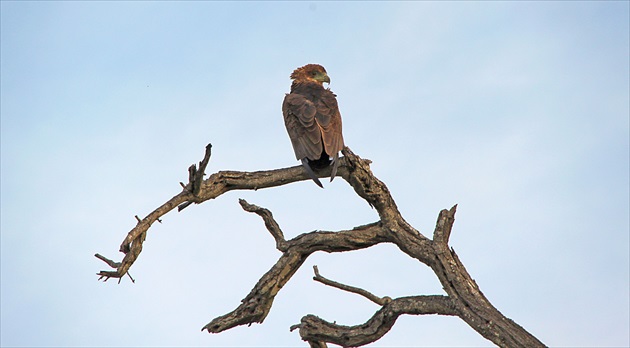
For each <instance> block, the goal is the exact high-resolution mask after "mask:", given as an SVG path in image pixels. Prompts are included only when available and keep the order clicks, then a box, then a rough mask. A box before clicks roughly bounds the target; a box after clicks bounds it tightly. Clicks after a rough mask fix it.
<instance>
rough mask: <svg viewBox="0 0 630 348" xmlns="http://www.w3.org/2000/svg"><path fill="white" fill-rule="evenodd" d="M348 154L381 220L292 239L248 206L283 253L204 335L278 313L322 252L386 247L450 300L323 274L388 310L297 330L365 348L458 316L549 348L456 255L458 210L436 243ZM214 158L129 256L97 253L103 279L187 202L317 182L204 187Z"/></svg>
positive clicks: (343, 170)
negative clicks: (288, 289)
mask: <svg viewBox="0 0 630 348" xmlns="http://www.w3.org/2000/svg"><path fill="white" fill-rule="evenodd" d="M342 152H343V154H344V157H343V158H342V159H340V161H341V162H340V166H339V170H338V175H340V176H341V177H343V179H344V180H346V181H347V182H348V183H349V184H350V185H351V186H352V187H353V189H354V190H355V192H356V193H357V194H358V195H359V196H360V197H362V198H363V199H365V200H366V202H367V203H368V204H369V205H370V206H372V207H373V208H374V209H376V211H377V212H378V215H379V218H380V219H379V221H377V222H374V223H371V224H368V225H363V226H358V227H355V228H353V229H350V230H344V231H338V232H329V231H315V232H310V233H304V234H301V235H298V236H297V237H295V238H293V239H291V240H288V241H287V240H285V239H284V233H283V232H282V230H281V229H280V226H279V224H278V223H277V222H276V221H275V220H274V218H273V215H272V213H271V212H270V211H269V210H267V209H265V208H262V207H258V206H256V205H253V204H249V203H248V202H246V201H245V200H240V201H239V202H240V204H241V206H242V207H243V209H244V210H246V211H248V212H252V213H255V214H257V215H259V216H260V217H261V218H262V219H263V221H264V223H265V227H266V228H267V230H268V231H269V232H270V234H271V235H272V236H273V238H274V240H275V241H276V248H277V249H278V250H279V251H281V252H282V255H281V256H280V258H279V259H278V261H277V262H276V263H275V264H274V265H273V267H272V268H271V269H270V270H269V271H268V272H267V273H265V274H264V275H263V276H262V277H261V279H260V280H259V281H258V283H256V285H255V286H254V288H253V289H252V290H251V291H250V293H249V294H248V295H247V296H246V297H245V298H244V299H243V300H242V301H241V304H240V305H239V306H238V307H237V308H236V309H235V310H233V311H232V312H230V313H228V314H225V315H223V316H220V317H217V318H215V319H213V320H212V321H210V322H209V323H208V324H207V325H205V326H204V327H203V329H202V330H207V331H208V332H212V333H218V332H222V331H225V330H228V329H230V328H233V327H235V326H238V325H245V324H251V323H256V322H258V323H260V322H262V321H263V320H264V319H265V317H266V316H267V314H268V313H269V311H270V310H271V307H272V304H273V300H274V298H275V296H276V295H277V293H278V291H279V290H280V289H281V288H282V287H283V286H284V285H285V284H286V283H287V282H288V281H289V280H290V279H291V277H292V276H293V274H295V272H296V271H297V270H298V269H299V267H300V266H301V265H302V264H303V263H304V262H305V260H306V259H307V258H308V256H310V255H311V254H312V253H313V252H315V251H325V252H329V253H330V252H343V251H351V250H359V249H363V248H368V247H371V246H373V245H376V244H379V243H393V244H395V245H396V246H398V248H399V249H400V250H401V251H402V252H404V253H405V254H407V255H408V256H410V257H412V258H414V259H417V260H418V261H420V262H422V263H424V264H426V265H427V266H429V267H430V268H431V269H432V270H433V271H434V272H435V274H436V275H437V277H438V279H439V281H440V283H441V285H442V287H443V289H444V291H445V292H446V295H445V296H443V295H430V296H410V297H401V298H396V299H390V298H388V297H383V298H379V297H377V296H375V295H373V294H372V293H370V292H368V291H367V290H364V289H360V288H356V287H351V286H348V285H344V284H341V283H338V282H334V281H332V280H329V279H326V278H324V277H322V276H321V275H320V274H319V272H318V270H317V268H315V273H316V275H315V277H314V279H315V280H317V281H320V282H322V283H324V284H326V285H330V286H334V287H336V288H339V289H341V290H345V291H350V292H353V293H357V294H360V295H362V296H365V297H366V298H368V299H370V300H372V301H373V302H375V303H377V304H379V305H381V306H382V307H381V309H379V310H378V311H377V312H376V313H375V314H374V315H373V316H372V318H370V319H369V320H368V321H367V322H366V323H364V324H362V325H357V326H342V325H337V324H334V323H333V324H331V323H329V322H327V321H325V320H323V319H320V318H318V317H316V316H314V315H307V316H305V317H303V318H302V320H301V322H300V324H298V325H294V326H292V327H291V329H292V330H293V329H296V328H299V329H300V330H299V332H300V336H301V337H302V339H303V340H305V341H307V342H308V343H309V345H310V346H311V347H326V346H327V345H326V342H330V343H335V344H339V345H342V346H359V345H364V344H367V343H370V342H374V341H375V340H378V339H379V338H380V337H382V336H383V335H384V334H385V333H387V332H388V331H389V330H390V329H391V327H392V326H393V325H394V323H395V321H396V319H397V318H398V316H400V315H402V314H412V315H422V314H440V315H456V316H459V317H460V318H461V319H462V320H464V321H465V322H466V323H468V324H469V325H470V326H471V327H472V328H473V329H474V330H476V331H477V332H478V333H479V334H481V335H482V336H483V337H485V338H487V339H488V340H490V341H492V342H494V343H495V344H497V345H498V346H501V347H543V346H544V345H543V344H542V342H540V341H539V340H538V339H536V338H535V337H534V336H533V335H531V334H530V333H529V332H527V331H526V330H525V329H523V328H522V327H521V326H519V325H518V324H516V323H515V322H513V321H512V320H510V319H508V318H506V317H505V316H504V315H503V314H501V313H500V312H499V311H498V310H497V309H496V308H495V307H494V306H492V304H491V303H490V301H488V299H487V298H486V297H485V296H484V295H483V293H482V292H481V290H480V289H479V287H478V286H477V284H476V283H475V281H474V280H473V279H472V277H471V276H470V275H469V274H468V272H467V271H466V269H465V268H464V265H463V264H462V263H461V261H460V260H459V258H458V257H457V255H456V254H455V251H454V250H453V249H452V248H449V246H448V241H449V237H450V235H451V232H452V228H453V223H454V221H455V211H456V207H457V206H454V207H453V208H451V209H450V210H442V211H441V212H440V214H439V216H438V219H437V223H436V227H435V230H434V232H433V240H431V239H429V238H427V237H426V236H424V235H423V234H422V233H420V232H419V231H417V230H416V229H414V228H413V227H412V226H411V225H410V224H409V223H407V222H406V221H405V220H404V219H403V217H402V215H401V214H400V211H399V210H398V207H397V206H396V203H395V202H394V199H393V198H392V197H391V194H390V192H389V190H388V189H387V186H386V185H385V184H384V183H383V182H381V181H380V180H379V179H378V178H376V177H375V176H374V174H373V173H372V171H371V170H370V168H369V165H370V161H369V160H365V159H362V158H360V157H359V156H357V155H355V154H354V153H353V152H352V151H351V150H350V149H349V148H347V147H346V148H344V150H343V151H342ZM209 158H210V145H209V146H208V147H207V148H206V155H205V156H204V159H203V160H202V161H201V162H200V163H199V169H198V170H197V169H191V171H190V172H189V174H190V177H189V184H188V185H183V184H182V187H183V190H182V192H181V193H179V194H177V195H176V196H174V197H173V198H171V199H170V200H169V201H167V202H166V203H164V204H163V205H162V206H160V207H158V208H157V209H156V210H154V211H153V212H151V213H150V214H149V215H148V216H146V217H145V218H144V219H138V223H137V225H136V226H135V227H134V228H133V229H132V230H131V231H129V233H128V234H127V236H126V238H125V240H124V241H123V243H122V244H121V247H120V250H121V252H123V253H125V256H124V258H123V260H122V261H121V262H120V263H118V262H114V261H112V260H109V259H107V258H105V257H103V256H100V255H98V254H97V257H98V258H99V259H101V260H103V261H105V262H106V263H107V264H108V265H110V266H111V267H114V268H116V271H101V272H99V273H98V275H99V276H100V277H101V278H99V279H102V278H104V279H105V280H107V279H108V278H110V277H114V278H121V277H122V276H124V275H125V274H128V270H129V267H131V265H132V264H133V263H134V262H135V260H136V259H137V258H138V256H139V254H140V252H141V251H142V244H143V242H144V240H145V238H146V234H147V231H148V229H149V228H150V226H151V224H152V223H153V222H155V221H159V218H160V217H161V216H163V215H164V214H166V213H168V212H169V211H171V210H172V209H173V208H174V207H177V206H181V205H182V204H183V203H184V204H186V206H187V204H190V203H202V202H204V201H206V200H209V199H214V198H216V197H218V196H220V195H221V194H223V193H225V192H228V191H231V190H257V189H262V188H269V187H276V186H280V185H285V184H288V183H292V182H296V181H301V180H310V178H309V176H308V175H307V173H306V172H305V171H304V169H303V168H302V166H295V167H290V168H284V169H276V170H268V171H257V172H237V171H220V172H217V173H215V174H212V175H210V177H208V179H206V180H203V181H202V180H200V179H199V178H201V177H203V172H204V170H205V167H206V165H207V163H208V160H209ZM191 168H192V167H191ZM317 175H318V176H319V177H325V176H329V175H330V169H324V170H321V171H319V172H317ZM186 202H188V203H186Z"/></svg>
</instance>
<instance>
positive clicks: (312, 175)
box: [302, 158, 324, 188]
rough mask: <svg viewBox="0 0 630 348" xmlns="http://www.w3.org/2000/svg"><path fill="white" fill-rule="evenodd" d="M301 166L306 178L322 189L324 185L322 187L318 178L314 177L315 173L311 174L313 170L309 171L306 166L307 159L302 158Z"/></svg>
mask: <svg viewBox="0 0 630 348" xmlns="http://www.w3.org/2000/svg"><path fill="white" fill-rule="evenodd" d="M302 166H303V167H304V169H305V170H306V173H307V174H308V176H309V177H310V178H311V179H312V180H313V181H314V182H315V184H317V186H319V187H321V188H324V185H322V182H321V181H319V178H317V175H315V172H313V169H311V166H310V165H309V164H308V159H306V158H302Z"/></svg>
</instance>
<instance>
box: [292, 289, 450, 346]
mask: <svg viewBox="0 0 630 348" xmlns="http://www.w3.org/2000/svg"><path fill="white" fill-rule="evenodd" d="M403 314H415V315H420V314H440V315H457V311H456V310H455V305H454V304H453V302H452V301H451V300H450V299H449V298H448V297H447V296H439V295H436V296H410V297H400V298H396V299H393V300H391V301H390V302H389V303H387V304H385V305H384V306H383V307H382V308H381V309H379V310H378V311H377V312H376V313H375V314H374V315H373V316H372V318H370V319H369V320H368V321H367V322H365V323H364V324H361V325H355V326H344V325H338V324H334V323H330V322H327V321H325V320H323V319H321V318H319V317H317V316H314V315H307V316H305V317H303V318H302V320H301V322H300V324H299V328H300V336H301V337H302V339H303V340H306V341H323V342H329V343H334V344H338V345H340V346H342V347H358V346H362V345H365V344H368V343H372V342H374V341H376V340H378V339H380V338H381V337H383V335H385V334H386V333H387V332H388V331H389V330H390V329H391V328H392V326H394V324H395V323H396V319H398V317H399V316H400V315H403Z"/></svg>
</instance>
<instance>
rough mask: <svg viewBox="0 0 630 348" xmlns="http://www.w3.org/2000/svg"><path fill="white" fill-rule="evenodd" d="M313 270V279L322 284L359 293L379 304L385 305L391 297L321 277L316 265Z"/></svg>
mask: <svg viewBox="0 0 630 348" xmlns="http://www.w3.org/2000/svg"><path fill="white" fill-rule="evenodd" d="M313 270H314V271H315V276H314V277H313V280H315V281H318V282H320V283H322V284H325V285H328V286H332V287H333V288H337V289H341V290H344V291H348V292H352V293H355V294H359V295H361V296H363V297H365V298H367V299H368V300H370V301H372V302H374V303H376V304H377V305H380V306H383V305H386V304H388V303H389V302H391V301H392V299H391V297H389V296H385V297H378V296H376V295H374V294H372V293H371V292H369V291H367V290H363V289H361V288H357V287H354V286H350V285H346V284H341V283H338V282H336V281H334V280H330V279H327V278H325V277H323V276H322V275H321V274H319V269H318V268H317V265H315V266H313Z"/></svg>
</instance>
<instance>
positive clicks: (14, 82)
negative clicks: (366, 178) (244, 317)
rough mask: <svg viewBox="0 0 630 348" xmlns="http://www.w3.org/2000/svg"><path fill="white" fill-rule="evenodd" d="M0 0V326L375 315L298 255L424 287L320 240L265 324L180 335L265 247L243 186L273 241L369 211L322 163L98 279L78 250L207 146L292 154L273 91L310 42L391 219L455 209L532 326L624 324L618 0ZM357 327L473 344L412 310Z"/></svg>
mask: <svg viewBox="0 0 630 348" xmlns="http://www.w3.org/2000/svg"><path fill="white" fill-rule="evenodd" d="M0 6H1V7H0V10H1V57H0V58H1V60H0V62H1V86H0V87H1V121H2V123H1V132H2V133H1V151H2V152H1V189H2V192H1V230H2V236H1V274H0V276H1V293H0V296H1V301H2V302H1V307H0V311H1V318H0V319H1V321H0V325H1V326H0V329H1V339H0V344H1V345H2V346H29V347H31V346H303V345H304V344H303V342H302V341H301V340H300V339H299V335H298V334H297V332H293V333H291V332H289V327H290V326H291V325H293V324H296V323H298V322H299V320H300V318H301V317H302V316H303V315H306V314H316V315H318V316H321V317H322V318H325V319H327V320H331V321H333V320H334V321H337V322H338V323H340V324H345V325H356V324H360V323H363V322H365V321H366V320H367V319H368V318H369V317H370V316H371V315H372V314H373V313H374V312H375V311H376V310H377V307H376V306H375V305H373V304H372V303H369V302H368V301H366V300H365V299H363V298H360V297H358V296H354V295H351V294H347V293H343V292H340V291H338V290H334V289H331V288H328V287H325V286H323V285H321V284H319V283H315V282H313V281H312V280H311V277H312V265H314V264H317V265H319V267H320V271H321V272H322V274H323V275H325V276H328V277H330V278H332V279H335V280H337V281H341V282H344V283H348V284H351V285H356V286H361V287H364V288H365V289H367V290H369V291H372V292H374V293H376V294H377V295H380V296H385V295H387V296H392V297H394V296H406V295H414V294H440V293H442V289H441V287H440V285H439V282H438V281H437V279H436V278H435V276H434V275H433V274H432V273H431V272H430V271H429V270H428V269H427V267H425V266H424V265H422V264H419V263H418V262H416V261H414V260H411V259H409V258H408V257H406V256H404V255H403V254H401V253H400V252H399V251H398V250H397V249H396V248H395V247H392V246H391V245H379V246H377V247H374V248H371V249H368V250H363V251H359V252H352V253H343V254H332V255H329V254H315V255H313V256H312V257H311V258H309V259H308V260H307V261H306V263H305V264H304V266H303V268H302V269H301V270H300V271H299V272H298V273H297V274H296V275H295V277H294V279H292V281H291V282H290V283H289V284H288V285H287V286H286V287H285V288H284V289H283V290H282V291H281V292H280V293H279V295H278V297H277V299H276V301H275V303H274V307H273V309H272V311H271V313H270V315H269V316H268V317H267V319H266V321H265V322H264V323H263V324H256V325H252V326H251V327H239V328H235V329H233V330H230V331H227V332H224V333H221V334H218V335H209V334H207V333H202V332H200V331H199V330H200V329H201V327H202V326H203V325H205V324H206V323H207V322H208V321H210V320H211V319H213V318H214V317H216V316H219V315H222V314H225V313H227V312H229V311H231V310H232V309H234V308H236V307H237V306H238V304H239V303H240V300H241V299H242V298H244V297H245V296H246V295H247V293H248V292H249V291H250V290H251V288H252V286H253V285H254V284H255V283H256V281H257V280H258V279H259V277H260V276H261V275H262V274H263V273H264V272H266V271H267V270H268V269H269V267H271V265H272V264H273V263H274V262H275V261H276V260H277V258H278V257H279V253H278V252H277V251H276V250H275V249H274V241H273V239H272V238H271V236H270V235H269V233H268V232H267V231H266V230H265V228H264V225H263V224H262V222H261V221H260V219H259V218H258V217H257V216H253V215H251V214H248V213H245V212H243V211H242V210H241V208H240V206H239V205H238V198H245V199H247V200H248V201H249V202H250V203H255V204H258V205H261V206H264V207H267V208H269V209H270V210H272V211H273V213H274V216H275V217H276V219H277V220H278V222H279V224H280V225H281V227H282V228H283V229H284V232H285V235H286V236H287V237H289V238H290V237H293V236H295V235H297V234H299V233H303V232H308V231H312V230H315V229H327V230H338V229H346V228H351V227H353V226H356V225H360V224H365V223H369V222H372V221H374V220H376V219H377V216H376V214H375V213H374V211H373V210H371V209H370V208H369V206H368V205H367V204H365V202H364V201H362V200H361V199H359V198H358V197H357V196H356V195H354V194H353V192H352V190H351V189H350V187H349V186H348V185H347V184H346V183H345V182H344V181H343V180H335V181H334V182H333V183H332V184H330V183H326V185H325V186H326V188H325V189H324V190H321V189H319V188H317V187H316V186H315V185H314V184H313V183H311V182H301V183H296V184H291V185H289V186H286V187H282V188H277V189H272V190H261V191H257V192H231V193H228V194H226V195H224V196H222V197H220V198H219V199H217V200H215V201H210V202H206V203H204V204H203V205H197V206H192V207H190V208H188V209H186V210H185V211H184V212H182V213H176V212H172V213H170V214H169V215H167V216H165V217H164V218H163V221H164V223H163V224H157V225H155V226H154V227H153V228H152V229H151V230H150V231H149V234H148V237H147V241H146V243H145V248H144V251H143V253H142V255H141V257H140V259H139V260H138V262H137V263H136V264H135V265H134V266H133V267H132V269H131V274H132V275H133V276H134V277H135V278H136V283H135V284H131V283H130V282H129V281H128V279H124V280H123V281H122V283H121V284H120V285H117V284H116V283H115V282H112V281H110V282H107V283H104V284H103V283H100V282H97V281H96V279H97V277H96V275H95V274H96V273H97V272H98V271H99V270H101V269H106V265H105V264H104V263H102V262H101V261H99V260H97V259H95V258H94V257H93V256H92V255H93V254H94V253H96V252H99V253H102V254H104V255H106V256H108V257H111V258H115V259H118V260H119V259H120V258H121V254H119V253H118V252H117V251H118V246H119V245H120V242H121V241H122V239H123V238H124V236H125V234H126V233H127V232H128V231H129V229H131V228H132V227H133V226H134V224H135V219H134V215H136V214H137V215H141V216H143V215H146V214H147V213H149V212H150V211H151V210H153V209H154V208H156V207H157V206H158V205H160V204H161V203H163V202H164V201H166V200H167V199H169V198H170V197H172V196H173V195H175V194H176V193H178V192H179V190H180V186H179V184H178V182H179V181H185V180H186V179H187V171H186V169H187V167H188V166H189V165H190V164H192V163H196V162H197V161H199V160H200V159H201V157H202V155H203V149H204V146H205V145H206V144H207V143H208V142H210V143H212V144H213V156H212V159H211V162H210V165H209V167H208V170H207V171H208V173H212V172H215V171H218V170H223V169H235V170H259V169H271V168H279V167H287V166H292V165H296V164H297V162H296V161H295V160H294V157H293V151H292V149H291V145H290V142H289V139H288V137H287V135H286V131H285V129H284V124H283V121H282V116H281V111H280V106H281V103H282V98H283V97H284V93H286V92H288V90H289V86H290V80H289V78H288V77H289V74H290V73H291V71H292V70H293V69H295V68H296V67H298V66H301V65H304V64H307V63H319V64H322V65H324V66H325V67H326V69H327V70H328V72H329V75H330V76H331V80H332V81H331V84H330V87H331V89H332V90H333V91H334V92H335V93H336V94H338V101H339V105H340V108H341V113H342V116H343V121H344V137H345V139H346V143H347V145H348V146H350V148H352V149H353V150H354V151H355V152H356V153H357V154H359V155H360V156H362V157H364V158H369V159H371V160H372V161H373V165H372V169H373V171H374V173H375V174H376V175H377V176H378V177H379V178H380V179H382V180H383V181H384V182H385V183H386V184H387V185H388V187H389V188H390V190H391V192H392V194H393V196H394V198H395V199H396V201H397V204H398V206H399V208H400V210H401V211H402V213H403V215H404V217H405V218H406V219H407V220H408V221H409V222H410V223H412V224H413V225H414V226H415V227H416V228H418V229H419V230H420V231H422V232H423V233H425V234H426V235H428V236H430V235H431V232H432V230H433V226H434V223H435V220H436V217H437V214H438V212H439V211H440V209H443V208H449V207H451V206H452V205H453V204H456V203H457V204H459V208H458V213H457V220H456V222H455V229H454V231H453V235H452V238H451V245H452V246H453V247H454V248H455V250H456V251H457V253H458V255H459V256H460V258H461V259H462V261H463V262H464V264H465V265H466V267H467V269H468V271H469V273H471V275H472V276H473V278H475V280H476V281H477V283H478V284H479V286H480V287H481V289H482V291H483V292H484V294H485V295H486V296H487V297H488V298H489V299H490V301H491V302H492V303H493V304H494V305H495V306H496V307H497V308H499V310H500V311H501V312H502V313H504V314H505V315H506V316H507V317H509V318H511V319H514V320H515V321H516V322H517V323H519V324H521V325H522V326H524V327H525V328H527V329H528V330H529V331H530V332H532V333H533V334H534V335H536V336H537V337H538V338H539V339H541V340H542V341H543V342H544V343H546V344H548V345H550V346H565V347H568V346H619V347H621V346H628V345H630V338H629V335H630V334H629V329H628V327H629V326H630V322H629V321H630V320H629V316H630V314H629V312H630V310H629V307H630V304H629V291H630V286H629V278H630V275H629V273H630V271H629V263H630V261H629V228H630V227H629V213H628V211H629V209H630V207H629V202H628V200H629V198H628V197H629V194H630V193H629V175H630V174H629V113H630V110H629V108H630V107H629V104H630V101H629V93H630V91H629V85H630V82H629V76H630V72H629V68H628V66H629V64H630V60H629V59H630V58H629V50H630V48H629V47H630V46H629V38H628V35H629V34H628V32H629V30H630V29H629V22H630V19H629V11H630V10H629V3H628V2H625V1H619V2H612V1H608V2H601V1H597V2H565V1H562V2H52V1H51V2H40V1H34V2H10V1H2V2H0ZM330 202H333V203H332V209H331V208H328V209H327V210H325V211H324V210H322V209H321V208H320V207H321V206H323V205H324V204H326V206H327V207H330V206H331V203H330ZM305 211H317V212H318V213H317V214H315V215H307V214H305V213H304V212H305ZM373 346H491V344H490V342H489V341H486V340H485V339H483V338H481V337H480V336H479V335H478V334H477V333H476V332H474V331H473V330H472V329H470V328H469V327H468V326H467V325H466V324H465V323H463V322H462V321H461V320H460V319H458V318H444V317H436V316H426V317H411V316H407V317H403V318H401V319H399V321H398V322H397V324H396V325H395V326H394V328H393V330H392V331H391V332H390V333H388V334H387V335H386V336H385V337H384V338H383V339H382V340H380V341H378V342H377V343H375V344H374V345H373Z"/></svg>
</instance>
